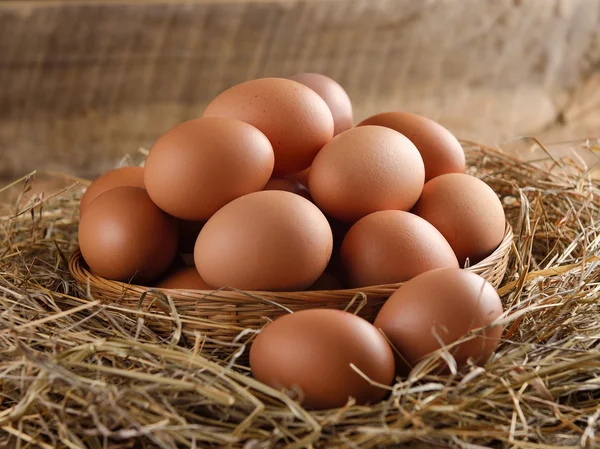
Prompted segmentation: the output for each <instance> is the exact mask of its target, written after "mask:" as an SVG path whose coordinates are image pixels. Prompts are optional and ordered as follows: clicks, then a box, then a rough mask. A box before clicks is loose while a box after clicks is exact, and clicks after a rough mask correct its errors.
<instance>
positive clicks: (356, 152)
mask: <svg viewBox="0 0 600 449" xmlns="http://www.w3.org/2000/svg"><path fill="white" fill-rule="evenodd" d="M424 179H425V169H424V168H423V161H422V159H421V156H420V155H419V152H418V151H417V149H416V148H415V146H414V145H413V144H412V142H411V141H410V140H408V139H407V138H406V137H404V136H403V135H402V134H400V133H399V132H396V131H394V130H392V129H389V128H384V127H382V126H362V127H360V128H353V129H350V130H348V131H345V132H343V133H342V134H340V135H339V136H336V137H334V138H333V139H332V140H331V142H329V143H328V144H327V145H325V146H324V147H323V149H322V150H321V151H320V152H319V154H318V155H317V157H316V158H315V160H314V162H313V164H312V166H311V168H310V174H309V177H308V184H309V186H308V187H309V191H310V194H311V195H312V198H313V200H314V201H315V203H316V204H317V205H318V206H319V208H320V209H321V210H322V211H323V212H325V213H326V214H327V215H330V216H332V217H334V218H337V219H338V220H342V221H345V222H354V221H357V220H358V219H360V218H362V217H364V216H365V215H368V214H370V213H373V212H377V211H379V210H387V209H397V210H409V209H410V208H411V207H413V205H414V204H415V203H416V202H417V200H418V199H419V195H420V194H421V191H422V190H423V182H424Z"/></svg>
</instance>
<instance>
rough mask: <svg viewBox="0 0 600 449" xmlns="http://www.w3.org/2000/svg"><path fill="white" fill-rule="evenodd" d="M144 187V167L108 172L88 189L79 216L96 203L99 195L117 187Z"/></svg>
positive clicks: (82, 198) (82, 200)
mask: <svg viewBox="0 0 600 449" xmlns="http://www.w3.org/2000/svg"><path fill="white" fill-rule="evenodd" d="M123 186H132V187H144V169H143V168H142V167H122V168H117V169H115V170H111V171H108V172H106V173H104V174H103V175H102V176H100V177H98V178H96V179H95V180H94V182H92V183H91V184H90V186H89V187H88V188H87V189H86V191H85V193H84V194H83V196H82V197H81V203H80V204H79V214H80V215H82V214H83V212H84V211H85V209H87V207H88V206H89V205H90V203H91V202H92V201H94V200H95V199H96V198H97V197H98V195H100V194H102V193H104V192H106V191H107V190H110V189H114V188H115V187H123Z"/></svg>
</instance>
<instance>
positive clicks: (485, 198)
mask: <svg viewBox="0 0 600 449" xmlns="http://www.w3.org/2000/svg"><path fill="white" fill-rule="evenodd" d="M413 212H414V213H415V214H417V215H419V216H420V217H422V218H424V219H425V220H427V221H428V222H429V223H431V224H432V225H433V226H435V228H436V229H437V230H438V231H440V232H441V233H442V235H443V236H444V237H445V238H446V240H447V241H448V243H450V246H451V247H452V249H453V250H454V253H455V254H456V257H457V258H458V263H459V264H460V266H461V267H462V266H464V264H465V261H466V259H467V258H469V261H470V264H471V265H474V264H476V263H477V262H479V261H481V260H483V259H485V258H486V257H487V256H489V255H490V254H492V253H493V252H494V250H495V249H496V248H497V247H498V246H499V245H500V243H501V242H502V239H503V238H504V231H505V226H506V219H505V216H504V209H503V207H502V203H501V202H500V200H499V199H498V196H497V195H496V193H495V192H494V191H493V190H492V188H491V187H490V186H488V185H487V184H486V183H485V182H483V181H481V180H480V179H477V178H475V177H473V176H470V175H466V174H460V173H449V174H446V175H441V176H438V177H437V178H434V179H432V180H431V181H429V182H428V183H426V184H425V187H424V188H423V193H422V194H421V198H420V199H419V201H418V203H417V204H416V205H415V207H414V209H413Z"/></svg>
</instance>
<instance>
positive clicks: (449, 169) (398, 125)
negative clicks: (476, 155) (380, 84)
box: [358, 112, 465, 182]
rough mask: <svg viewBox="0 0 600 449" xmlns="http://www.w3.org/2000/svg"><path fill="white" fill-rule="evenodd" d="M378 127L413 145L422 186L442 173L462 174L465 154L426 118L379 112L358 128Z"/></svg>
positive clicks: (449, 134) (450, 138) (448, 136)
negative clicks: (421, 171)
mask: <svg viewBox="0 0 600 449" xmlns="http://www.w3.org/2000/svg"><path fill="white" fill-rule="evenodd" d="M364 125H379V126H385V127H387V128H391V129H394V130H396V131H398V132H399V133H402V134H404V135H405V136H406V137H408V138H409V139H410V140H411V142H412V143H414V144H415V146H416V147H417V149H418V150H419V152H420V153H421V156H422V157H423V163H424V164H425V182H427V181H429V180H430V179H432V178H435V177H436V176H439V175H443V174H444V173H464V171H465V153H464V151H463V148H462V146H461V144H460V142H459V141H458V140H457V139H456V137H454V135H453V134H452V133H451V132H450V131H448V130H447V129H446V128H444V127H443V126H442V125H440V124H439V123H437V122H434V121H433V120H431V119H428V118H427V117H423V116H421V115H417V114H411V113H410V112H383V113H381V114H377V115H374V116H373V117H369V118H368V119H365V120H363V121H362V122H360V123H359V124H358V126H364Z"/></svg>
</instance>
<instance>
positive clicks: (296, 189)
mask: <svg viewBox="0 0 600 449" xmlns="http://www.w3.org/2000/svg"><path fill="white" fill-rule="evenodd" d="M263 190H283V191H284V192H292V193H295V194H296V195H300V196H301V197H304V198H306V199H307V200H311V197H310V193H309V192H308V189H307V188H306V187H305V186H303V185H302V184H300V183H299V182H297V181H294V180H293V179H288V178H271V179H269V182H267V185H266V186H265V188H264V189H263Z"/></svg>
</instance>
